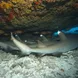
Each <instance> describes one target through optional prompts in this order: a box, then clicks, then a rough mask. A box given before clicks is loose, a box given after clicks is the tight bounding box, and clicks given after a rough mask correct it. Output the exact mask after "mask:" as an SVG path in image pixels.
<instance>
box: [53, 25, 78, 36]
mask: <svg viewBox="0 0 78 78" xmlns="http://www.w3.org/2000/svg"><path fill="white" fill-rule="evenodd" d="M61 31H62V32H63V33H65V34H78V26H76V27H73V28H71V29H69V30H68V31H66V30H61ZM57 35H58V31H57V32H55V33H54V34H53V36H57Z"/></svg>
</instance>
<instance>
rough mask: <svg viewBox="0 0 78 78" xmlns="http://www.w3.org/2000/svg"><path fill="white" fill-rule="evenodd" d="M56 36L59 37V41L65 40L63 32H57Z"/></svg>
mask: <svg viewBox="0 0 78 78" xmlns="http://www.w3.org/2000/svg"><path fill="white" fill-rule="evenodd" d="M58 35H59V37H60V39H61V40H62V41H64V40H67V37H66V36H65V34H64V33H63V32H61V31H58Z"/></svg>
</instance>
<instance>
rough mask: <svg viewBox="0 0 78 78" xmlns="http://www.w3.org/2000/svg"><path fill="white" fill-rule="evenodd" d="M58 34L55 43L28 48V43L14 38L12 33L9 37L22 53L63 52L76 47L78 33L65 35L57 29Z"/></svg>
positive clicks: (77, 45)
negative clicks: (57, 39) (58, 39)
mask: <svg viewBox="0 0 78 78" xmlns="http://www.w3.org/2000/svg"><path fill="white" fill-rule="evenodd" d="M58 35H59V37H60V41H58V42H57V43H55V44H53V45H50V46H45V47H37V48H30V47H29V46H28V45H26V44H24V43H22V42H20V41H19V40H17V39H15V38H14V36H13V34H12V33H11V39H12V41H13V42H14V44H15V45H16V46H17V47H18V48H19V50H20V51H21V54H22V55H29V54H30V53H37V54H43V55H45V54H54V55H55V54H59V53H65V52H67V51H70V50H72V49H75V48H77V47H78V35H70V36H67V37H66V36H65V34H64V33H62V32H61V31H58Z"/></svg>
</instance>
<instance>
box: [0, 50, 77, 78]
mask: <svg viewBox="0 0 78 78" xmlns="http://www.w3.org/2000/svg"><path fill="white" fill-rule="evenodd" d="M77 55H78V50H74V51H71V52H70V51H69V52H68V53H65V54H64V55H62V56H61V57H54V56H47V55H46V56H44V57H36V56H35V55H29V56H25V57H18V56H17V55H12V54H10V53H5V52H3V51H0V78H77V77H78V75H77V72H78V56H77Z"/></svg>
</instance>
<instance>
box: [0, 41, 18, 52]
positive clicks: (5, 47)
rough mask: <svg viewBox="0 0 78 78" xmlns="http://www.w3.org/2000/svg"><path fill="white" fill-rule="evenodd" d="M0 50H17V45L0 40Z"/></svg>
mask: <svg viewBox="0 0 78 78" xmlns="http://www.w3.org/2000/svg"><path fill="white" fill-rule="evenodd" d="M0 50H3V51H5V52H10V51H19V49H18V48H17V47H15V46H12V45H10V44H7V43H4V42H0Z"/></svg>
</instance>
